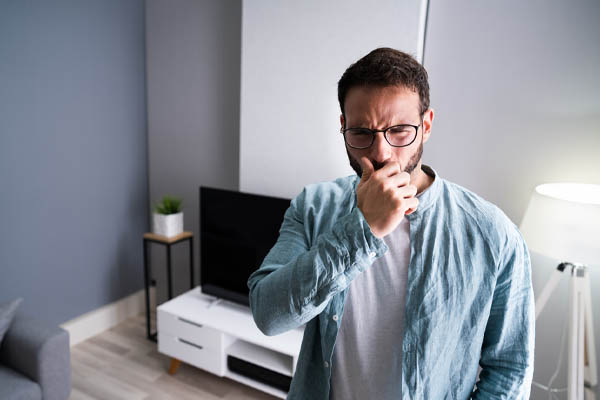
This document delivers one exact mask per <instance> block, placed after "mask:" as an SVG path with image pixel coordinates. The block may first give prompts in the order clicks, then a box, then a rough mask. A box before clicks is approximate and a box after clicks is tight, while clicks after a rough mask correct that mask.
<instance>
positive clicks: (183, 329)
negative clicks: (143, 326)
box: [158, 310, 224, 352]
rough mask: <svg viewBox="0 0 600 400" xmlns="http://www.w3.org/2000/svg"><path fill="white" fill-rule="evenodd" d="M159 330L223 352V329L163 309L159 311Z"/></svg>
mask: <svg viewBox="0 0 600 400" xmlns="http://www.w3.org/2000/svg"><path fill="white" fill-rule="evenodd" d="M158 331H159V332H162V333H165V334H168V335H171V336H174V337H178V338H181V339H184V340H187V341H189V342H192V343H194V344H196V345H198V346H202V347H203V348H206V349H209V350H213V351H218V352H221V351H222V349H223V346H224V338H223V333H222V332H221V331H218V330H216V329H214V328H211V327H208V326H206V325H203V324H198V323H196V322H194V321H190V320H187V319H185V318H181V317H178V316H176V315H173V314H170V313H168V312H165V311H161V310H159V311H158Z"/></svg>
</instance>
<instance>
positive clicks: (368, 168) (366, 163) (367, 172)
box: [358, 156, 373, 181]
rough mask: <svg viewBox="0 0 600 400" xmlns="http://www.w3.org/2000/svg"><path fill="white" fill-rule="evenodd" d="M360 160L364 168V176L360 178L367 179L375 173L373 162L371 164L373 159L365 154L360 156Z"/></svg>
mask: <svg viewBox="0 0 600 400" xmlns="http://www.w3.org/2000/svg"><path fill="white" fill-rule="evenodd" d="M358 162H359V163H360V166H361V168H362V176H361V177H360V180H361V181H366V180H367V179H369V177H370V176H371V175H372V174H373V164H371V160H369V159H368V158H367V157H364V156H363V157H361V158H359V159H358Z"/></svg>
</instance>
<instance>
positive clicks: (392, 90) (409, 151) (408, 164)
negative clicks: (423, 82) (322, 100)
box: [340, 86, 433, 176]
mask: <svg viewBox="0 0 600 400" xmlns="http://www.w3.org/2000/svg"><path fill="white" fill-rule="evenodd" d="M344 105H345V107H344V108H345V113H346V120H345V121H344V116H340V122H341V124H342V128H344V122H346V125H345V128H370V129H385V128H388V127H390V126H393V125H400V124H410V125H419V129H418V133H417V138H416V139H415V141H414V142H413V143H412V144H410V145H409V146H406V147H393V146H391V145H390V144H389V143H388V142H387V141H386V140H385V137H384V136H383V132H377V134H376V135H375V140H374V141H373V144H372V145H371V147H369V148H367V149H353V148H351V147H348V146H347V145H346V152H347V153H348V159H349V161H350V166H351V167H352V169H354V171H355V172H356V174H357V175H358V176H362V168H361V166H360V163H359V162H358V159H359V158H360V157H362V156H366V157H367V158H369V160H370V161H371V163H372V164H373V167H374V168H375V170H378V169H380V168H381V167H383V166H384V165H385V164H386V163H387V162H390V161H397V162H399V163H400V168H401V169H402V171H405V172H408V173H409V174H412V172H413V170H415V168H417V167H419V169H420V165H421V155H422V154H423V143H424V142H426V141H427V140H428V139H429V133H430V129H431V119H432V117H433V111H431V110H427V111H426V112H425V116H424V119H423V124H421V118H420V115H419V94H418V93H417V92H415V91H412V90H410V89H407V88H404V87H397V86H388V87H383V88H382V87H362V86H360V87H353V88H352V89H350V90H349V91H348V94H347V95H346V100H345V103H344Z"/></svg>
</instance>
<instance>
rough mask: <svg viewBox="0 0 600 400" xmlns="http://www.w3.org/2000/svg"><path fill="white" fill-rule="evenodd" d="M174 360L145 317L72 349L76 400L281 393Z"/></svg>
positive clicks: (226, 399) (266, 398) (227, 398)
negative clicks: (173, 369) (175, 366)
mask: <svg viewBox="0 0 600 400" xmlns="http://www.w3.org/2000/svg"><path fill="white" fill-rule="evenodd" d="M169 365H170V358H169V357H167V356H165V355H163V354H160V353H158V351H157V347H156V343H154V342H151V341H149V340H147V339H146V325H145V318H144V315H143V314H141V315H139V316H136V317H133V318H130V319H128V320H126V321H124V322H122V323H121V324H119V325H117V326H116V327H114V328H112V329H110V330H108V331H106V332H104V333H102V334H100V335H98V336H95V337H93V338H91V339H88V340H86V341H85V342H82V343H79V344H77V345H76V346H74V347H72V348H71V368H72V370H73V389H72V392H71V397H70V399H71V400H90V399H94V400H95V399H99V400H105V399H106V400H119V399H123V400H158V399H161V400H162V399H164V400H170V399H173V400H187V399H190V400H192V399H193V400H204V399H206V400H242V399H263V400H273V399H276V397H273V396H271V395H268V394H266V393H264V392H260V391H257V390H255V389H253V388H250V387H248V386H245V385H242V384H240V383H238V382H235V381H232V380H230V379H228V378H220V377H218V376H216V375H213V374H210V373H208V372H205V371H203V370H201V369H198V368H195V367H192V366H190V365H187V364H184V363H182V364H181V366H180V367H179V370H178V371H177V373H176V374H175V375H172V376H171V375H169V374H168V373H167V371H168V369H169Z"/></svg>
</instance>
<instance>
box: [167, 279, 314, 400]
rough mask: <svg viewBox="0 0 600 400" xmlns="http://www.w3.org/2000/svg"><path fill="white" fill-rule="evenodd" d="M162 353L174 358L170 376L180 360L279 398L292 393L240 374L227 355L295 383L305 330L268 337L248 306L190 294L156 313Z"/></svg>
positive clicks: (184, 295) (195, 292)
mask: <svg viewBox="0 0 600 400" xmlns="http://www.w3.org/2000/svg"><path fill="white" fill-rule="evenodd" d="M157 319H158V322H157V325H158V351H159V352H160V353H163V354H166V355H168V356H170V357H172V358H173V362H172V363H171V368H170V370H169V372H170V373H175V371H176V369H177V366H178V363H179V360H181V361H183V362H186V363H188V364H191V365H194V366H196V367H198V368H202V369H203V370H206V371H208V372H210V373H213V374H215V375H218V376H221V377H227V378H230V379H233V380H235V381H238V382H241V383H243V384H245V385H248V386H251V387H254V388H255V389H258V390H261V391H264V392H266V393H269V394H271V395H273V396H276V397H279V398H285V397H286V396H287V392H286V391H284V390H281V389H280V388H277V387H274V386H272V385H269V384H266V383H263V382H261V381H259V380H256V379H252V378H249V377H247V376H244V375H242V374H240V373H236V372H234V371H232V370H230V369H229V367H228V356H231V357H232V358H235V359H237V360H242V362H245V363H250V364H253V365H256V366H258V368H257V370H258V369H260V370H263V369H266V370H268V371H269V372H273V373H275V374H277V375H279V376H287V377H289V378H292V377H293V375H294V372H295V371H296V363H297V361H298V355H299V354H300V345H301V344H302V336H303V334H304V329H303V327H300V328H297V329H293V330H291V331H288V332H285V333H282V334H280V335H276V336H266V335H264V334H263V333H262V332H261V331H260V330H259V329H258V327H257V326H256V324H255V322H254V318H253V317H252V313H251V310H250V308H249V307H247V306H243V305H240V304H237V303H232V302H229V301H226V300H222V299H218V298H215V297H213V296H207V295H204V294H202V293H201V291H200V287H196V288H195V289H192V290H190V291H189V292H186V293H184V294H182V295H180V296H178V297H176V298H174V299H172V300H170V301H167V302H166V303H163V304H161V305H160V306H159V307H158V308H157Z"/></svg>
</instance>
